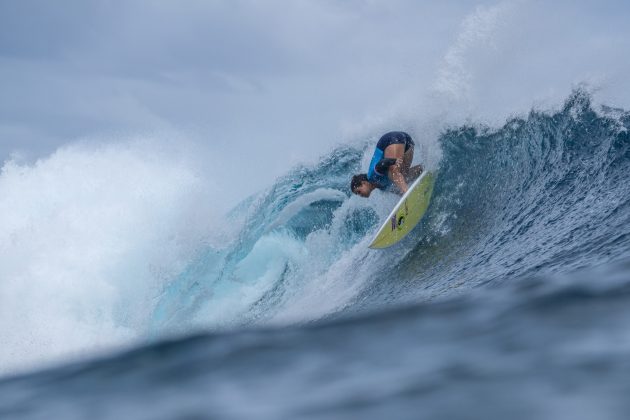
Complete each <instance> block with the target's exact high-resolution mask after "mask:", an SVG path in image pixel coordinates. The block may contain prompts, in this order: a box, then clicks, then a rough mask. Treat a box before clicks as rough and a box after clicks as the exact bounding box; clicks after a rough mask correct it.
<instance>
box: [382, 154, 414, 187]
mask: <svg viewBox="0 0 630 420" xmlns="http://www.w3.org/2000/svg"><path fill="white" fill-rule="evenodd" d="M402 161H403V160H402V158H398V159H396V163H395V164H393V165H392V166H390V167H389V173H388V174H387V176H388V177H389V179H391V180H392V182H393V183H394V184H395V185H396V186H397V187H398V189H399V190H400V192H401V193H402V194H404V193H406V192H407V189H408V188H409V187H408V186H407V182H406V181H405V177H404V176H403V174H402V171H401V169H400V168H401V166H402Z"/></svg>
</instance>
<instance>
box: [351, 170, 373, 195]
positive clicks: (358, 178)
mask: <svg viewBox="0 0 630 420" xmlns="http://www.w3.org/2000/svg"><path fill="white" fill-rule="evenodd" d="M363 181H365V182H370V181H368V178H367V174H357V175H355V176H353V177H352V181H350V190H351V191H352V192H354V190H355V189H357V188H359V187H360V186H361V184H362V183H363Z"/></svg>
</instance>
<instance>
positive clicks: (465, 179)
mask: <svg viewBox="0 0 630 420" xmlns="http://www.w3.org/2000/svg"><path fill="white" fill-rule="evenodd" d="M629 128H630V114H629V113H627V112H625V111H623V110H618V109H612V108H607V107H603V108H602V109H598V110H595V109H594V108H593V106H592V105H591V102H590V98H589V96H588V95H587V94H586V93H584V92H582V91H576V92H575V93H574V94H573V95H572V96H571V97H570V98H568V99H567V101H566V102H565V104H564V106H563V107H562V109H560V110H558V111H555V112H542V111H532V112H530V114H529V115H528V116H527V117H526V118H513V119H511V120H509V121H508V122H507V123H506V124H505V125H504V126H503V127H501V128H499V129H489V128H484V127H475V126H470V125H469V126H462V127H456V128H451V129H449V130H447V131H445V132H444V133H443V134H442V135H441V137H440V145H441V152H442V157H441V160H440V161H439V162H428V164H429V166H433V167H434V169H436V170H437V171H438V177H437V182H436V185H435V190H434V196H433V197H434V198H433V201H432V203H431V206H430V207H429V210H428V212H427V214H426V216H425V218H424V219H423V220H422V222H421V224H420V225H419V226H418V227H417V228H416V229H415V230H414V231H413V232H412V233H411V234H410V235H409V236H408V237H407V238H405V239H404V240H403V241H402V242H401V243H400V244H398V245H397V246H395V247H392V248H390V249H388V250H385V251H374V250H369V249H367V244H368V243H369V242H370V240H371V238H372V235H373V234H374V232H375V229H376V228H377V227H378V225H379V221H380V220H382V219H383V217H385V216H386V214H387V213H388V210H389V209H390V208H391V206H392V205H393V204H394V202H395V201H396V197H395V196H392V195H390V194H384V193H379V192H376V193H375V195H373V197H371V198H370V199H369V200H365V199H362V198H359V197H356V196H351V195H350V194H349V192H348V182H349V179H350V176H351V175H352V174H353V173H356V172H359V171H360V169H361V167H362V166H364V164H365V161H366V158H367V155H368V154H369V153H371V148H372V147H373V144H371V143H370V144H367V143H365V144H361V145H357V146H344V147H340V148H338V149H335V150H334V151H332V152H331V153H330V154H329V155H328V156H326V157H325V158H324V159H322V160H321V161H320V162H319V163H317V164H316V165H314V166H312V167H300V168H297V169H295V170H293V171H291V172H290V173H288V174H287V175H286V176H285V177H283V178H281V179H279V180H278V181H277V182H276V183H275V184H274V185H273V187H272V188H270V189H269V190H268V191H266V192H264V193H262V194H260V195H257V196H255V197H251V198H250V199H248V200H246V201H245V202H243V203H242V204H241V205H239V206H237V207H236V208H235V209H233V210H232V211H231V212H230V213H229V214H228V215H227V216H226V217H225V218H224V219H222V220H221V234H220V235H219V236H218V238H219V239H220V238H227V237H229V238H231V239H230V241H228V242H221V241H220V240H219V239H217V240H214V239H213V241H210V240H208V244H207V245H206V246H205V247H204V249H203V250H202V251H200V252H198V253H197V255H196V257H195V258H193V259H192V261H191V262H190V263H189V264H187V265H186V266H185V267H184V268H183V269H181V270H178V271H179V274H177V275H175V276H173V277H172V278H171V280H170V281H169V282H168V283H167V285H166V286H165V287H164V288H163V290H162V291H161V294H160V296H159V298H158V299H157V301H156V303H155V305H154V307H152V308H151V313H152V315H151V316H149V317H148V318H149V321H147V325H146V328H145V331H146V334H148V335H149V336H151V337H153V338H154V339H156V343H154V344H150V345H147V346H144V347H140V348H138V349H136V350H133V351H130V352H127V353H124V354H120V355H115V356H112V357H110V358H108V359H103V360H96V361H91V362H82V363H76V364H74V365H71V366H66V367H61V368H57V369H53V370H46V371H42V372H36V373H33V374H31V375H27V376H22V377H16V378H10V379H5V380H4V381H2V382H0V394H1V395H3V400H2V401H0V414H7V415H11V417H12V418H20V417H23V418H38V416H43V415H44V413H45V415H49V416H53V417H54V416H55V414H59V415H61V414H63V416H64V418H81V417H85V414H86V413H90V412H92V411H90V410H91V407H93V406H94V403H95V402H97V405H98V406H99V407H102V408H101V409H100V414H101V415H102V417H104V418H110V417H111V418H114V417H116V418H119V417H121V416H122V417H132V416H133V417H135V418H159V417H167V418H176V417H186V416H189V417H194V416H204V415H205V416H210V417H213V416H214V417H219V418H251V417H256V418H270V419H271V418H330V417H334V418H382V417H384V416H385V414H388V415H389V416H392V414H393V417H395V418H417V417H418V413H420V412H421V413H425V414H426V417H429V418H434V417H439V416H443V417H446V418H471V413H474V416H473V417H475V418H497V417H505V416H506V415H509V416H510V417H514V418H532V417H534V418H554V419H557V418H572V419H574V418H578V419H580V418H592V417H593V416H592V415H593V414H594V413H597V416H598V417H604V418H624V417H623V414H624V413H627V410H628V408H630V407H628V403H627V398H626V396H627V394H628V391H630V389H628V385H627V380H626V378H627V377H628V374H630V366H629V365H628V363H627V360H626V359H627V358H626V357H624V356H623V355H624V354H625V355H627V352H628V351H629V350H630V348H629V346H628V343H630V336H629V334H628V329H627V328H626V326H627V323H628V321H630V310H629V309H628V308H630V293H629V291H630V265H629V262H630V134H629V133H628V129H629ZM216 243H219V244H220V245H216ZM279 327H281V328H279ZM208 330H209V331H210V332H208ZM190 331H198V332H199V334H198V335H196V336H192V337H187V338H182V339H171V340H167V341H159V337H161V336H163V335H172V334H174V333H175V334H187V333H189V332H190ZM51 384H54V385H51ZM270 384H271V385H272V386H270ZM70 391H72V392H70ZM132 394H133V395H134V397H133V398H132V397H130V395H132ZM29 395H30V396H31V397H32V398H31V397H29ZM35 396H36V398H35ZM144 400H146V401H155V402H156V403H155V404H154V405H152V407H146V406H144V405H142V401H144ZM86 401H89V403H88V402H86ZM88 404H89V406H88ZM69 407H72V408H69ZM140 407H142V409H141V411H138V410H139V409H140ZM138 413H140V414H138Z"/></svg>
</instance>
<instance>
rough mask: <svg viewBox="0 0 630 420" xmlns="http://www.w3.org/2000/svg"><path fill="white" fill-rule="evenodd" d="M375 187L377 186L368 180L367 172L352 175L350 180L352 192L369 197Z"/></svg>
mask: <svg viewBox="0 0 630 420" xmlns="http://www.w3.org/2000/svg"><path fill="white" fill-rule="evenodd" d="M374 188H376V186H375V185H374V184H372V183H371V182H370V181H368V177H367V175H366V174H358V175H355V176H353V177H352V181H350V189H351V190H352V192H353V193H355V194H358V195H360V196H361V197H369V196H370V194H372V191H373V190H374Z"/></svg>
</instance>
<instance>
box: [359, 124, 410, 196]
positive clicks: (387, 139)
mask: <svg viewBox="0 0 630 420" xmlns="http://www.w3.org/2000/svg"><path fill="white" fill-rule="evenodd" d="M392 144H404V145H405V152H407V150H409V148H410V147H413V145H414V142H413V140H412V139H411V136H410V135H409V134H407V133H405V132H403V131H392V132H389V133H386V134H384V135H383V137H381V138H380V139H379V141H378V143H376V149H375V150H374V155H373V156H372V160H371V161H370V167H369V169H368V173H367V177H368V181H370V182H371V183H373V184H374V185H376V186H377V187H378V188H380V189H382V190H384V189H386V188H389V187H390V186H391V185H392V181H391V180H390V179H389V177H388V176H387V168H389V166H391V164H389V165H387V164H383V163H384V162H382V161H383V157H384V155H385V149H386V148H387V146H389V145H392ZM379 163H381V165H379ZM377 166H378V167H379V168H378V169H381V171H380V172H379V171H378V170H377ZM383 171H384V173H383Z"/></svg>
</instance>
